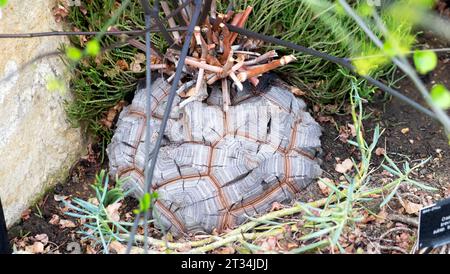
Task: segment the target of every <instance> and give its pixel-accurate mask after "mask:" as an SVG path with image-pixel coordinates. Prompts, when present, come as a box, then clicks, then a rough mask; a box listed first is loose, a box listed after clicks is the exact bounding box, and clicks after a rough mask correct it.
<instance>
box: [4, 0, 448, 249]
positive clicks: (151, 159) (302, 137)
mask: <svg viewBox="0 0 450 274" xmlns="http://www.w3.org/2000/svg"><path fill="white" fill-rule="evenodd" d="M6 2H7V1H3V2H2V1H0V3H6ZM67 3H71V4H70V5H68V4H67ZM77 3H79V4H77ZM378 3H380V4H378ZM3 5H6V4H3ZM0 8H2V6H0ZM0 11H1V10H0ZM4 11H5V12H6V9H5V10H4ZM52 12H53V14H54V15H55V19H56V21H57V22H58V23H59V22H62V23H63V24H64V28H65V32H51V33H50V34H49V33H47V34H46V33H39V34H27V35H25V34H22V35H18V34H15V35H12V34H0V38H17V37H19V38H23V37H27V38H30V39H31V38H33V37H34V36H35V35H37V36H45V35H52V36H54V35H68V36H69V37H70V42H71V45H65V46H62V47H61V51H60V52H56V53H55V55H61V56H63V60H64V61H65V62H66V65H67V66H66V67H67V69H68V71H69V72H70V73H71V76H72V77H71V79H70V90H71V93H72V95H73V98H72V99H73V100H68V101H67V104H66V111H67V116H68V119H69V120H70V122H72V124H73V125H74V126H79V127H80V128H82V131H83V133H84V134H85V135H86V136H89V145H88V147H87V151H88V152H87V155H85V156H83V157H81V158H80V159H79V160H78V161H77V162H76V163H74V164H73V166H72V167H71V168H70V170H69V176H68V177H67V179H66V181H65V182H58V184H57V185H56V186H55V187H54V188H53V189H52V190H50V191H49V192H48V193H46V194H45V195H44V197H43V198H42V199H39V200H38V201H37V202H36V203H35V204H34V205H33V206H32V207H30V208H29V209H28V210H26V211H24V212H23V213H22V216H21V220H20V221H19V222H18V223H17V224H15V225H13V226H12V227H11V228H10V229H9V233H10V236H11V241H10V242H11V245H12V246H13V250H14V252H16V253H89V254H95V253H220V254H258V253H331V254H334V253H368V254H375V253H390V254H394V253H395V254H397V253H405V254H406V253H424V252H431V253H450V246H448V245H445V244H442V245H441V246H439V247H438V248H433V249H422V248H421V245H420V240H419V227H420V226H422V227H423V224H419V222H420V219H421V218H422V217H421V210H422V209H424V208H426V207H429V206H432V205H435V204H436V203H437V202H439V201H443V200H446V199H448V198H449V197H450V177H449V172H448V171H449V170H450V158H449V157H448V154H449V153H450V150H449V147H450V146H449V144H450V143H449V140H450V118H449V109H450V91H449V90H448V87H449V83H450V78H449V77H450V62H449V60H450V54H449V52H450V32H449V30H448V28H446V27H445V26H448V25H450V23H449V22H450V18H449V17H448V16H449V14H450V4H449V3H448V1H444V0H436V1H432V0H401V1H365V0H354V1H345V0H337V1H328V0H317V1H315V0H314V1H312V0H280V1H270V0H245V1H244V0H242V1H241V0H236V1H219V0H204V1H197V0H195V1H194V0H193V1H178V0H177V1H146V0H143V1H133V0H121V1H119V0H105V1H100V0H89V1H69V2H66V1H62V0H60V1H57V4H56V7H54V8H53V9H52ZM3 16H4V15H3ZM442 26H444V27H442ZM20 36H21V37H20ZM0 40H1V39H0ZM36 60H39V59H38V58H37V59H36ZM59 82H61V80H58V79H56V80H53V82H51V83H49V84H48V86H57V85H56V84H55V83H59ZM0 92H1V91H0ZM2 198H3V197H2ZM449 214H450V213H449ZM422 220H423V218H422ZM441 242H442V241H441Z"/></svg>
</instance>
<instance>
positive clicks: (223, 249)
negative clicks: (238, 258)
mask: <svg viewBox="0 0 450 274" xmlns="http://www.w3.org/2000/svg"><path fill="white" fill-rule="evenodd" d="M215 253H216V254H234V253H235V250H234V248H232V247H231V246H225V247H221V248H219V249H217V250H216V252H215Z"/></svg>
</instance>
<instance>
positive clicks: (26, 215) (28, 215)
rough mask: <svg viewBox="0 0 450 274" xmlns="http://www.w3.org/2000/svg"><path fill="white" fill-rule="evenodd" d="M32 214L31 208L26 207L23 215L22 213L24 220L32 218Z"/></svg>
mask: <svg viewBox="0 0 450 274" xmlns="http://www.w3.org/2000/svg"><path fill="white" fill-rule="evenodd" d="M30 214H31V209H29V208H28V209H25V210H24V211H23V212H22V215H21V218H22V220H23V221H26V220H28V219H29V218H30Z"/></svg>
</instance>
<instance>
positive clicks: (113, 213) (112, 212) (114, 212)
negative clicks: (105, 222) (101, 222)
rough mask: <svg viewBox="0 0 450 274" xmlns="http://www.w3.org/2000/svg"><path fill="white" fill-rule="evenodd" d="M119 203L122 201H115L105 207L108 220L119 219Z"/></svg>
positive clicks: (116, 220) (115, 220)
mask: <svg viewBox="0 0 450 274" xmlns="http://www.w3.org/2000/svg"><path fill="white" fill-rule="evenodd" d="M121 205H122V203H118V202H117V203H114V204H111V205H109V206H107V207H106V213H107V214H108V217H109V219H110V220H112V221H114V222H118V221H120V213H119V208H120V206H121Z"/></svg>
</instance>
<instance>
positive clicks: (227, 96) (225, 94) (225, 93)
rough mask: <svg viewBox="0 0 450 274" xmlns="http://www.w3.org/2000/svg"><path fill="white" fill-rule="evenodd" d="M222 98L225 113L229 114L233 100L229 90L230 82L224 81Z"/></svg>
mask: <svg viewBox="0 0 450 274" xmlns="http://www.w3.org/2000/svg"><path fill="white" fill-rule="evenodd" d="M222 98H223V111H224V112H228V109H229V106H230V103H231V100H230V91H229V90H228V80H227V79H225V78H224V79H222Z"/></svg>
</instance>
